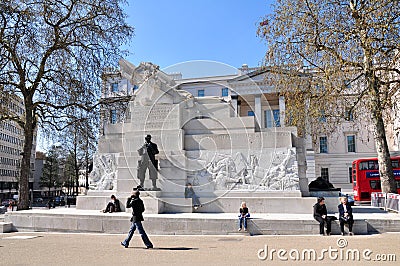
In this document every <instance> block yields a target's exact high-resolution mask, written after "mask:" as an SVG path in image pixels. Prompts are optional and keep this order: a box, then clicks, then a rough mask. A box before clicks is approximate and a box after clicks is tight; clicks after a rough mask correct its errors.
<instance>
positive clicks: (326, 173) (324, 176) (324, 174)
mask: <svg viewBox="0 0 400 266" xmlns="http://www.w3.org/2000/svg"><path fill="white" fill-rule="evenodd" d="M321 177H322V179H324V180H326V181H328V182H329V170H328V168H323V167H322V168H321Z"/></svg>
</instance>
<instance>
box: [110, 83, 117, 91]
mask: <svg viewBox="0 0 400 266" xmlns="http://www.w3.org/2000/svg"><path fill="white" fill-rule="evenodd" d="M111 92H118V83H112V84H111Z"/></svg>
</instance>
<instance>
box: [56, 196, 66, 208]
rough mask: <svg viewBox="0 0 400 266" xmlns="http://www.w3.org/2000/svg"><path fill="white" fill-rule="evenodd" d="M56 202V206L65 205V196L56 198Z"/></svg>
mask: <svg viewBox="0 0 400 266" xmlns="http://www.w3.org/2000/svg"><path fill="white" fill-rule="evenodd" d="M54 204H55V205H56V206H65V199H64V196H59V197H56V198H55V199H54Z"/></svg>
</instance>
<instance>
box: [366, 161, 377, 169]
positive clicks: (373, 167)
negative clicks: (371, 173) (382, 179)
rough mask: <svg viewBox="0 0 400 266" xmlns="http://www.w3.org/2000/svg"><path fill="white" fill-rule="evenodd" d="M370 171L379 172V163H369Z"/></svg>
mask: <svg viewBox="0 0 400 266" xmlns="http://www.w3.org/2000/svg"><path fill="white" fill-rule="evenodd" d="M368 170H378V163H377V162H376V161H368Z"/></svg>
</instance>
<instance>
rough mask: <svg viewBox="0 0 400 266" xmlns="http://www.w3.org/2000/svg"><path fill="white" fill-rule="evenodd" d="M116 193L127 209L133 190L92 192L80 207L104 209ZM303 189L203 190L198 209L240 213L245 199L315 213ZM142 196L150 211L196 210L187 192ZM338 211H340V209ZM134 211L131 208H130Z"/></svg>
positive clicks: (269, 208)
mask: <svg viewBox="0 0 400 266" xmlns="http://www.w3.org/2000/svg"><path fill="white" fill-rule="evenodd" d="M111 194H115V195H116V196H117V198H118V199H119V200H120V203H121V209H122V210H123V211H125V204H126V200H127V198H128V197H129V196H130V193H126V192H125V193H115V192H113V191H106V192H104V191H103V192H91V193H88V195H87V196H79V197H78V198H77V207H76V208H77V209H81V210H102V209H104V208H105V206H106V205H107V203H108V202H109V200H110V195H111ZM299 194H300V192H299V191H293V192H286V191H284V192H282V191H280V192H278V191H277V192H275V191H272V192H271V191H268V192H253V193H251V192H240V191H231V192H228V193H225V194H222V192H221V193H218V192H217V194H215V195H211V194H204V195H205V196H202V194H201V193H199V197H200V202H201V204H202V205H203V206H202V207H201V208H199V209H197V210H196V212H203V213H237V212H239V208H240V206H241V203H242V202H243V201H244V202H246V203H247V206H248V208H249V210H250V213H312V206H313V205H314V204H315V202H316V198H312V197H304V198H302V197H300V196H299ZM141 198H142V200H143V202H144V204H145V206H146V212H147V213H154V214H158V213H186V212H187V213H191V212H193V208H192V201H191V199H185V198H184V193H164V192H162V191H141ZM336 206H337V204H336V205H335V207H336ZM336 211H337V210H336ZM127 212H130V210H127Z"/></svg>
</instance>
